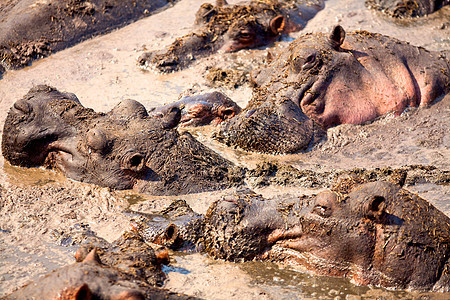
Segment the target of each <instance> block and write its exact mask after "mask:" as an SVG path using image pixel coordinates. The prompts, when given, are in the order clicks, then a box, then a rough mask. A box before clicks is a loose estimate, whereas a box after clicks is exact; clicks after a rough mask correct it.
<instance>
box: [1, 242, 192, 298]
mask: <svg viewBox="0 0 450 300" xmlns="http://www.w3.org/2000/svg"><path fill="white" fill-rule="evenodd" d="M5 299H61V300H78V299H117V300H144V299H196V298H194V297H189V296H185V295H181V294H177V293H172V292H169V291H167V290H164V289H161V288H157V287H153V286H151V285H149V284H147V283H145V282H144V281H142V280H140V278H139V277H137V276H134V275H132V274H129V273H125V272H122V271H120V270H119V269H117V268H115V267H110V266H107V265H104V264H103V263H102V261H101V260H100V258H99V256H98V254H97V252H96V249H95V248H94V249H93V250H92V251H91V252H90V253H89V254H88V255H87V256H86V257H85V258H84V259H83V260H82V261H81V262H77V263H75V264H72V265H69V266H65V267H63V268H61V269H58V270H55V271H53V272H52V273H50V274H48V275H46V276H44V277H41V278H39V279H38V280H37V281H35V282H32V283H29V284H27V285H25V286H24V287H22V288H20V289H18V290H16V291H15V292H13V293H11V294H10V295H7V296H6V297H5Z"/></svg>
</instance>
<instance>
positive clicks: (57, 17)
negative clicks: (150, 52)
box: [0, 0, 171, 73]
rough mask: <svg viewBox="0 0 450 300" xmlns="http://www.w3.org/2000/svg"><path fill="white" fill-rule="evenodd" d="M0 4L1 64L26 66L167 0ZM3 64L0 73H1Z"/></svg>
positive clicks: (34, 0) (17, 0) (29, 0)
mask: <svg viewBox="0 0 450 300" xmlns="http://www.w3.org/2000/svg"><path fill="white" fill-rule="evenodd" d="M3 2H6V3H4V4H0V19H1V20H2V22H1V23H0V58H1V59H0V64H3V67H4V68H5V69H16V68H22V67H24V66H27V65H28V64H29V63H30V62H31V61H32V60H33V59H36V58H41V57H45V56H47V55H49V54H50V53H52V52H54V51H59V50H62V49H64V48H67V47H70V46H72V45H74V44H76V43H78V42H80V41H82V40H84V39H87V38H89V37H92V36H94V35H96V34H101V33H104V32H107V31H111V30H113V29H115V28H118V27H120V26H124V25H126V24H129V23H130V22H132V21H136V20H138V19H139V18H142V17H144V16H146V15H148V14H149V13H151V12H153V11H155V10H157V9H160V8H162V7H164V6H166V5H168V4H169V3H171V2H170V1H165V0H152V1H141V0H138V1H124V0H112V1H104V0H90V1H89V0H81V1H78V0H71V1H61V0H53V1H37V0H13V1H3ZM1 69H2V68H1V67H0V73H1Z"/></svg>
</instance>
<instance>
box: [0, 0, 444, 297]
mask: <svg viewBox="0 0 450 300" xmlns="http://www.w3.org/2000/svg"><path fill="white" fill-rule="evenodd" d="M203 2H204V1H198V0H181V1H179V2H177V3H176V4H175V5H174V6H173V7H170V8H168V9H165V10H164V11H161V12H158V13H157V14H154V15H152V16H150V17H146V18H143V19H141V20H139V21H137V22H135V23H133V24H130V25H128V26H126V27H123V28H122V29H120V30H116V31H112V32H110V33H108V34H106V35H103V36H99V37H95V38H92V39H89V40H85V41H83V42H81V43H79V44H77V45H75V46H73V47H71V48H67V49H65V50H62V51H59V52H56V53H52V54H51V55H50V56H48V57H46V58H43V59H40V60H38V61H33V62H32V64H31V65H30V66H27V67H25V68H23V69H21V70H7V72H5V73H3V75H0V78H1V79H0V124H3V123H4V121H5V119H6V115H7V112H8V110H9V108H10V107H11V106H12V105H13V103H14V102H15V101H17V100H18V99H20V98H22V97H23V96H24V95H25V94H26V93H27V91H28V90H29V89H30V88H32V87H33V86H34V85H38V84H48V85H51V86H54V87H56V88H58V90H61V91H67V92H72V93H75V94H76V95H77V96H78V98H79V99H81V100H82V104H83V106H85V107H91V108H93V109H94V110H95V111H100V112H107V111H109V110H111V109H112V108H113V107H114V106H115V105H116V104H117V103H119V102H120V101H122V100H125V99H134V100H137V101H139V102H141V103H143V104H144V105H145V107H146V108H147V109H148V110H150V109H151V108H153V107H157V106H161V105H163V104H168V103H171V102H174V101H176V100H178V99H179V97H180V94H181V93H183V92H185V91H188V92H189V93H192V92H195V93H200V92H204V91H208V92H209V91H213V90H219V91H222V92H224V93H225V94H227V95H228V96H229V97H230V98H231V99H233V100H234V101H236V102H237V103H238V105H239V106H241V107H245V106H246V105H247V103H248V101H249V100H250V98H251V88H250V87H249V86H248V84H247V80H248V74H249V72H250V71H251V70H252V69H254V68H257V67H258V66H260V65H261V64H263V63H264V61H265V60H266V58H267V55H268V53H269V52H270V53H272V54H273V55H276V54H277V53H278V51H281V50H282V49H283V48H285V47H286V46H287V45H288V44H289V42H290V41H292V40H293V39H294V38H296V37H298V36H300V35H301V34H303V33H305V32H329V30H330V29H331V28H332V27H333V26H334V25H336V24H338V23H339V24H340V25H342V26H343V27H344V28H346V30H349V31H351V30H368V31H372V32H378V33H381V34H385V35H389V36H393V37H395V38H398V39H400V40H405V41H408V42H410V43H411V44H413V45H416V46H422V47H425V48H426V49H428V50H434V51H438V50H445V49H447V50H448V49H449V48H450V38H449V37H450V26H449V25H448V19H449V16H450V9H449V7H444V8H442V9H440V10H439V11H437V12H436V13H433V14H431V15H429V16H427V17H424V18H414V19H412V20H393V19H392V18H389V17H386V16H385V15H383V14H382V13H379V12H376V11H372V10H368V9H367V8H366V7H365V4H364V1H359V0H344V1H341V0H328V1H326V2H325V8H324V9H323V10H321V11H320V12H318V13H317V15H316V16H315V17H314V18H313V19H311V20H310V21H309V22H308V23H307V24H306V26H305V28H304V29H303V30H302V31H300V32H298V33H291V34H290V35H289V36H286V37H283V39H282V40H281V41H279V42H276V43H275V45H274V46H272V47H270V48H267V47H266V48H264V47H263V48H259V49H254V50H244V51H239V52H235V53H218V54H215V55H213V56H208V57H205V58H202V59H199V60H196V61H195V62H193V63H192V65H191V66H190V67H189V68H187V69H184V70H181V71H179V72H177V73H172V74H158V73H155V72H152V71H142V70H141V69H140V68H138V66H137V58H138V57H139V56H140V55H141V54H142V53H144V52H146V51H153V50H161V49H163V48H164V47H165V46H167V45H170V44H171V43H172V42H173V41H174V40H175V38H177V37H179V36H183V35H186V34H188V33H189V32H191V31H192V29H193V28H192V24H194V20H195V12H196V11H197V9H198V7H200V5H201V4H202V3H203ZM7 3H9V2H7ZM11 3H12V2H11ZM230 3H234V2H232V1H230ZM1 9H3V12H4V11H5V8H4V7H3V6H0V10H1ZM162 24H163V25H162ZM449 116H450V97H449V96H448V95H447V96H446V97H444V98H443V99H440V100H438V101H437V102H436V103H435V104H434V105H432V106H430V107H429V108H420V109H410V110H407V111H405V112H404V113H403V114H402V115H400V116H397V117H394V116H391V115H387V116H383V117H381V118H379V119H377V120H375V121H373V122H371V123H370V124H364V125H340V126H337V127H333V128H331V129H329V130H328V132H327V135H326V136H325V137H324V139H323V140H322V142H320V143H319V144H317V145H316V146H314V147H311V148H310V149H308V150H307V151H306V152H304V153H298V154H290V155H279V156H275V155H265V154H255V153H250V152H245V151H242V150H239V149H230V148H228V147H226V146H224V145H223V144H220V143H219V142H217V141H215V140H214V139H212V138H211V133H212V131H213V128H211V127H210V126H204V127H202V128H196V129H189V128H188V129H180V131H183V130H189V131H190V132H191V134H192V135H193V136H194V137H195V138H196V139H197V140H199V141H200V142H202V143H203V144H204V145H206V146H207V147H209V148H211V149H212V150H214V151H215V152H217V153H219V154H220V155H221V156H223V157H224V158H225V159H227V160H230V161H232V162H233V163H235V164H237V165H239V166H241V167H243V168H246V169H247V170H248V172H247V175H246V177H245V182H246V185H247V186H248V187H250V188H251V189H253V190H254V191H256V192H257V193H260V194H262V195H263V196H264V197H267V198H274V197H277V196H280V195H289V196H290V197H300V196H302V195H316V194H317V193H319V192H320V191H321V190H323V189H325V188H327V187H330V186H331V185H332V184H333V183H334V181H335V179H336V177H337V176H338V175H342V174H358V175H359V176H362V177H365V178H368V179H370V180H375V179H379V178H387V179H388V180H391V181H394V182H395V181H397V182H401V181H403V182H404V188H405V189H407V190H408V191H411V192H415V193H418V194H419V195H420V196H421V197H423V198H424V199H426V200H428V201H430V202H431V203H432V204H433V205H435V206H436V207H437V208H438V209H440V210H441V211H443V212H444V213H445V214H446V215H447V216H449V215H450V185H449V184H448V181H449V170H450V169H449V168H450V165H449V157H450V150H449V147H450V135H449V132H448V128H449V127H450V124H449V122H450V121H449V120H450V118H449ZM1 127H2V128H3V126H1ZM0 167H1V168H0V185H1V189H0V195H1V200H0V297H1V296H4V295H6V294H8V293H10V292H12V291H13V290H15V289H16V288H18V287H20V286H22V285H24V284H26V283H27V282H29V281H30V280H35V279H37V278H38V277H39V276H41V275H44V274H47V273H49V272H50V271H52V270H55V269H58V268H60V267H63V266H66V265H70V264H72V263H74V262H75V258H74V257H73V256H74V254H75V252H76V250H77V249H78V248H79V245H80V243H81V242H82V240H83V239H84V237H85V236H86V235H85V233H86V232H88V231H92V232H94V233H95V234H96V235H98V236H99V237H101V238H103V239H105V240H106V241H107V242H109V243H112V242H113V241H115V240H117V239H118V238H119V237H120V235H121V234H122V233H123V232H124V231H126V230H130V228H132V226H133V225H132V224H133V223H132V219H133V218H134V217H135V216H133V215H129V214H126V213H124V212H123V211H124V210H125V209H132V210H134V211H139V212H143V213H153V212H156V211H161V209H163V208H165V207H168V206H169V205H170V203H172V201H174V200H178V199H183V200H185V201H186V202H187V203H188V204H189V206H190V207H192V209H193V210H194V211H195V212H196V213H201V214H205V213H206V210H207V209H208V207H209V205H210V204H211V203H212V202H214V201H215V200H218V199H221V198H222V197H224V196H226V195H227V193H233V192H234V189H229V190H225V191H214V192H208V193H200V194H191V195H176V196H149V195H144V194H139V193H136V192H133V191H113V190H111V189H108V188H101V187H98V186H94V185H90V184H84V183H79V182H75V181H71V180H69V179H67V178H65V177H64V176H63V175H61V174H60V173H58V172H54V171H50V170H45V169H41V168H32V169H27V168H21V167H14V166H11V165H9V163H7V162H5V160H4V158H3V156H0ZM405 173H406V176H405ZM169 255H170V257H171V262H170V264H169V265H167V266H164V267H163V269H162V270H163V271H164V272H165V274H166V280H165V282H164V285H163V287H164V288H166V289H168V290H169V291H172V292H177V293H178V292H179V293H184V294H187V295H191V296H196V297H201V298H206V299H238V298H239V299H254V298H260V299H292V298H307V299H311V298H313V299H316V298H322V299H362V298H364V299H377V298H385V299H413V298H417V297H426V298H430V299H446V298H447V297H448V295H446V294H439V293H437V294H436V293H434V294H433V293H422V294H419V293H417V292H413V291H391V290H385V289H380V288H377V287H371V286H356V285H354V284H351V283H350V282H349V281H348V280H345V279H339V278H333V277H323V276H313V275H311V274H310V273H308V272H307V271H306V270H304V269H302V268H299V267H295V266H286V265H280V264H274V263H269V262H257V261H255V262H246V263H243V264H237V263H229V262H224V261H221V260H213V259H211V258H210V257H208V256H207V255H204V254H185V253H180V252H172V251H171V252H170V253H169Z"/></svg>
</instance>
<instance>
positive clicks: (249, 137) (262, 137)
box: [215, 98, 321, 153]
mask: <svg viewBox="0 0 450 300" xmlns="http://www.w3.org/2000/svg"><path fill="white" fill-rule="evenodd" d="M320 132H321V130H320V128H319V127H318V126H316V125H315V124H314V122H313V121H312V120H311V119H310V118H308V117H307V116H306V115H305V114H303V112H302V111H301V110H300V108H299V107H298V106H297V105H295V104H294V103H293V102H292V101H291V100H290V99H286V98H278V99H275V100H273V101H266V102H263V103H256V104H254V105H249V106H248V107H247V108H246V109H244V110H243V111H242V112H241V113H240V114H239V115H237V116H235V117H234V118H232V119H230V120H227V121H225V122H223V123H222V124H221V126H220V127H219V128H218V131H217V132H216V133H215V138H216V139H217V140H219V141H220V142H223V143H225V144H226V145H228V146H238V147H240V148H242V149H244V150H249V151H256V152H262V153H293V152H297V151H299V150H304V149H306V148H307V147H308V145H309V144H310V143H311V141H313V139H314V137H315V136H318V135H319V133H320Z"/></svg>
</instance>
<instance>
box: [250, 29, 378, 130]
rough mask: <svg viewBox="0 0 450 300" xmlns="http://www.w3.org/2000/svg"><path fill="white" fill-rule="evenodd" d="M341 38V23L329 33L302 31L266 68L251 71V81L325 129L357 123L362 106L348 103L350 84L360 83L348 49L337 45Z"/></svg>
mask: <svg viewBox="0 0 450 300" xmlns="http://www.w3.org/2000/svg"><path fill="white" fill-rule="evenodd" d="M344 39H345V31H344V29H343V28H342V27H341V26H336V27H335V28H334V29H333V31H332V33H331V34H330V35H326V34H322V33H317V34H306V35H304V36H302V37H300V38H298V39H297V40H295V41H293V42H292V43H291V44H290V45H289V47H288V48H287V49H286V50H285V51H284V52H283V53H282V54H281V56H280V57H279V58H278V59H276V60H275V61H273V62H272V63H271V64H270V65H269V66H268V67H267V68H266V69H262V70H260V71H257V72H255V73H254V74H253V78H252V79H253V82H254V83H255V85H256V86H257V89H258V88H262V89H267V90H268V92H269V94H281V95H283V96H286V97H288V98H289V99H291V100H292V101H293V102H294V103H295V104H296V105H298V106H299V107H300V108H301V110H302V111H303V113H304V114H305V115H307V116H308V117H309V118H311V119H313V120H314V121H316V122H317V123H318V124H320V125H321V126H322V127H323V128H325V129H326V128H329V127H331V126H334V125H337V124H342V123H361V122H362V121H364V120H365V119H366V117H365V116H363V115H361V114H364V113H365V112H364V108H363V107H361V103H359V105H354V103H349V102H350V101H351V100H353V98H352V97H351V96H352V95H351V93H352V89H351V86H352V85H357V84H358V83H360V80H358V72H359V71H360V67H359V66H357V60H352V59H351V57H352V55H351V54H350V53H348V52H346V51H345V50H343V49H341V45H342V44H343V42H344ZM275 77H276V78H275ZM275 79H276V80H275ZM371 112H372V111H371V110H368V111H367V114H370V113H371ZM351 118H353V119H355V120H353V119H352V120H350V119H351ZM356 119H357V120H356Z"/></svg>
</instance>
